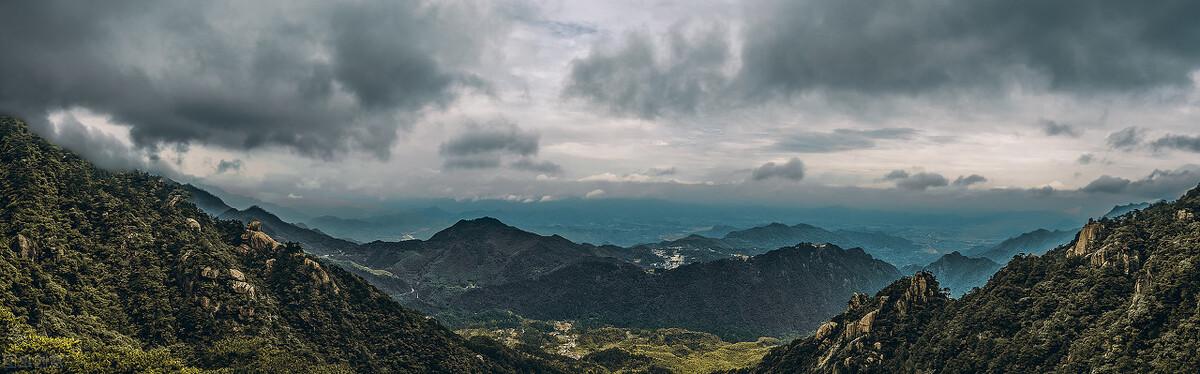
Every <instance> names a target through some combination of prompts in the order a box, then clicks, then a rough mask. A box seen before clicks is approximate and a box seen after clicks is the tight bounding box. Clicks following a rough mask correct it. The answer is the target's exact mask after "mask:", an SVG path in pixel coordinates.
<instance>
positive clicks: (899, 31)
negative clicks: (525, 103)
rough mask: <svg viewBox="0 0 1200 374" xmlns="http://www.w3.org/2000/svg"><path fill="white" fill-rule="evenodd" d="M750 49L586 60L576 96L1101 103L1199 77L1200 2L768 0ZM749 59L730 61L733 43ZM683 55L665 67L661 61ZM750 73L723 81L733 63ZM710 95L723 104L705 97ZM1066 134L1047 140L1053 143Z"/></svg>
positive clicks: (630, 51) (654, 103)
mask: <svg viewBox="0 0 1200 374" xmlns="http://www.w3.org/2000/svg"><path fill="white" fill-rule="evenodd" d="M752 4H753V5H749V6H747V8H746V11H745V13H746V19H745V20H744V21H745V22H744V24H745V25H746V27H745V29H744V31H743V32H740V33H736V34H731V35H735V36H736V37H739V38H741V39H740V40H737V41H734V42H725V41H724V40H725V38H724V37H719V36H718V37H710V38H708V39H709V40H711V41H710V42H699V43H697V42H693V43H660V44H654V43H652V42H651V41H649V40H648V38H645V37H637V38H630V40H629V41H628V42H627V43H626V45H625V46H624V48H623V49H619V50H617V51H616V52H611V51H609V52H605V51H595V50H594V51H593V52H592V54H591V55H590V56H588V57H586V58H583V59H580V60H577V61H575V63H574V64H573V72H572V74H571V76H570V77H568V86H567V89H566V91H565V93H566V94H567V95H568V96H575V97H580V98H584V99H587V100H589V101H591V102H593V103H596V104H599V105H601V106H606V107H608V108H610V109H612V110H613V111H614V112H617V113H619V114H624V115H636V116H641V117H644V118H653V117H656V116H658V115H662V114H664V113H667V112H671V111H678V112H681V113H687V112H690V111H693V110H695V108H696V107H697V106H699V105H701V104H703V103H705V102H712V101H720V102H729V103H738V104H742V105H753V104H758V103H761V102H762V101H763V100H764V98H765V97H769V96H784V97H789V96H798V95H804V94H807V93H812V92H816V93H825V94H831V95H840V94H848V96H846V97H861V96H863V95H866V96H883V95H916V94H927V93H948V94H957V93H960V92H966V91H986V92H989V93H990V92H992V91H996V90H1005V89H1007V88H1009V87H1012V86H1015V85H1020V86H1031V87H1034V88H1038V89H1042V88H1044V89H1047V90H1049V91H1052V92H1061V93H1069V94H1076V95H1088V94H1093V93H1110V92H1130V91H1142V90H1147V89H1153V88H1159V87H1186V86H1189V85H1190V83H1191V81H1190V79H1189V76H1188V74H1189V73H1190V72H1192V71H1193V70H1195V69H1196V68H1197V67H1200V23H1197V22H1195V21H1194V19H1196V18H1198V17H1200V2H1194V1H1169V2H1165V3H1159V4H1155V6H1145V5H1144V4H1140V3H1137V2H1129V1H1119V0H1104V1H1084V0H1067V1H1049V2H1048V1H1038V0H1017V1H1004V0H981V1H941V0H900V1H887V0H851V1H846V0H816V1H790V0H766V1H761V2H753V3H752ZM735 45H736V46H740V49H739V50H729V49H730V48H731V47H730V46H735ZM656 54H657V55H664V54H665V55H670V56H674V58H673V59H671V60H670V63H667V64H664V63H661V62H658V61H656V60H655V59H654V57H653V56H655V55H656ZM736 54H740V59H738V58H734V59H733V60H737V61H739V62H740V68H739V69H738V70H737V71H736V72H735V73H732V74H731V76H728V77H726V76H723V75H721V74H720V73H719V70H720V69H719V68H718V67H719V66H723V65H724V62H725V57H724V56H726V55H736ZM708 96H713V97H708ZM1062 130H1066V129H1065V128H1055V129H1050V130H1049V131H1052V132H1055V133H1056V134H1063V135H1067V134H1071V132H1063V131H1062Z"/></svg>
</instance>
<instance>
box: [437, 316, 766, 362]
mask: <svg viewBox="0 0 1200 374" xmlns="http://www.w3.org/2000/svg"><path fill="white" fill-rule="evenodd" d="M479 320H480V321H481V322H479V323H476V326H475V327H470V328H463V329H459V330H458V331H457V332H458V333H459V334H460V335H463V336H468V337H472V336H486V337H488V338H491V339H494V340H496V341H499V342H501V343H503V344H505V345H506V346H509V347H511V348H514V349H518V350H540V351H542V352H545V353H547V354H552V355H561V356H567V357H571V358H575V359H579V360H581V361H582V362H583V363H584V364H585V365H594V366H598V367H602V368H604V369H606V370H611V371H614V372H647V371H648V372H654V371H655V370H658V371H665V372H673V373H710V372H713V371H717V370H729V369H736V368H741V367H747V366H750V365H753V364H755V363H757V362H758V361H759V360H761V359H762V357H763V355H765V354H766V353H767V352H769V351H770V350H771V348H773V347H775V346H777V345H779V340H778V339H775V338H767V337H764V338H759V339H758V340H757V341H753V342H736V343H730V342H726V341H722V340H721V339H720V338H719V337H717V336H715V335H712V334H707V333H702V332H695V331H688V330H684V329H678V328H667V329H626V328H616V327H587V326H584V325H580V324H577V323H573V322H569V321H537V320H529V319H524V318H521V317H519V316H516V315H514V314H512V313H504V312H492V313H484V316H480V317H479Z"/></svg>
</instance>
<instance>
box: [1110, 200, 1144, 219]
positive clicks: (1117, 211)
mask: <svg viewBox="0 0 1200 374" xmlns="http://www.w3.org/2000/svg"><path fill="white" fill-rule="evenodd" d="M1148 207H1150V203H1129V204H1125V205H1117V206H1114V207H1113V208H1112V209H1111V210H1109V211H1108V213H1104V215H1103V216H1102V217H1103V218H1117V217H1120V216H1123V215H1125V213H1129V212H1132V211H1135V210H1142V209H1146V208H1148Z"/></svg>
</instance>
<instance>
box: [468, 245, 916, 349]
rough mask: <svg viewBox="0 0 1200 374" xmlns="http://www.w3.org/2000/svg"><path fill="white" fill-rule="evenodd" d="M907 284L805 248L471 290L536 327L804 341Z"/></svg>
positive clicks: (584, 265) (477, 305) (864, 260)
mask: <svg viewBox="0 0 1200 374" xmlns="http://www.w3.org/2000/svg"><path fill="white" fill-rule="evenodd" d="M899 277H900V273H899V272H898V271H897V270H896V268H895V267H893V266H892V265H890V264H888V263H886V262H883V261H880V260H876V259H874V258H872V257H871V256H870V255H868V254H866V253H865V252H863V251H862V250H861V249H857V248H855V249H849V250H845V249H841V248H838V247H836V246H833V245H813V244H801V245H797V246H794V247H788V248H781V249H778V250H775V251H771V252H768V253H764V254H761V255H758V256H754V257H749V258H744V259H743V258H737V259H725V260H718V261H712V262H706V263H697V264H690V265H684V266H681V267H678V268H675V269H670V270H661V269H659V270H649V271H648V270H646V269H643V268H640V267H638V266H635V265H632V264H628V263H620V262H580V263H576V264H573V265H570V266H567V267H564V268H562V269H560V270H558V271H555V272H552V273H549V274H546V275H544V276H542V277H539V278H536V279H530V280H526V281H519V282H511V283H507V284H501V285H497V286H490V287H481V288H476V289H471V290H468V291H467V292H465V293H463V294H462V296H460V297H458V298H456V299H454V300H453V301H452V304H454V305H455V306H456V307H458V308H463V309H466V310H472V311H483V310H490V309H501V310H503V309H508V310H513V311H515V312H517V313H519V314H521V315H525V316H527V317H531V318H535V319H550V320H562V319H574V320H582V321H585V322H593V323H599V324H611V325H615V326H622V327H643V328H659V327H682V328H686V329H689V330H695V331H704V332H710V333H713V334H717V335H719V336H721V337H722V338H726V339H734V340H752V339H754V338H757V337H760V336H798V335H802V334H804V333H807V332H809V331H812V329H814V328H816V327H817V326H818V325H819V324H820V323H821V322H822V321H824V320H825V319H826V318H828V317H829V316H832V315H834V314H836V313H837V312H838V311H840V310H841V308H842V307H841V306H842V303H841V302H840V301H837V300H844V299H845V298H846V297H849V296H850V295H851V294H853V293H854V292H870V291H874V290H878V289H880V288H882V287H883V286H885V285H887V284H889V283H891V282H892V280H894V279H897V278H899Z"/></svg>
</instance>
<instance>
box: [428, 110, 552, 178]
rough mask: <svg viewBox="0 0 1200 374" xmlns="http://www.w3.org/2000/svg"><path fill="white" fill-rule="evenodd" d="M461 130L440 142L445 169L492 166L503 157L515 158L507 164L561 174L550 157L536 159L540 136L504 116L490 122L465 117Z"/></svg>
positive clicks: (501, 161) (529, 169)
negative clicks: (549, 159) (548, 159)
mask: <svg viewBox="0 0 1200 374" xmlns="http://www.w3.org/2000/svg"><path fill="white" fill-rule="evenodd" d="M462 127H463V129H464V131H463V132H462V133H461V134H459V135H457V136H455V137H454V138H451V139H450V140H447V141H446V142H444V143H442V145H441V147H440V149H439V153H441V155H442V157H443V158H444V160H443V161H444V162H443V165H444V166H445V168H446V169H494V168H498V167H500V165H502V164H504V163H503V161H504V159H512V158H517V159H516V160H514V161H512V162H509V163H508V167H510V168H512V169H516V170H524V171H532V172H539V173H545V174H551V175H554V174H560V173H562V167H561V166H559V165H558V164H555V163H553V162H550V161H545V160H541V161H539V160H535V159H534V158H533V156H536V155H537V153H538V148H539V141H540V138H541V136H539V135H538V134H537V133H535V132H530V131H525V130H522V129H521V128H520V127H519V126H517V124H515V123H512V122H509V121H507V120H504V119H495V120H491V121H489V122H484V123H480V122H474V121H467V122H466V123H464V124H463V126H462Z"/></svg>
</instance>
